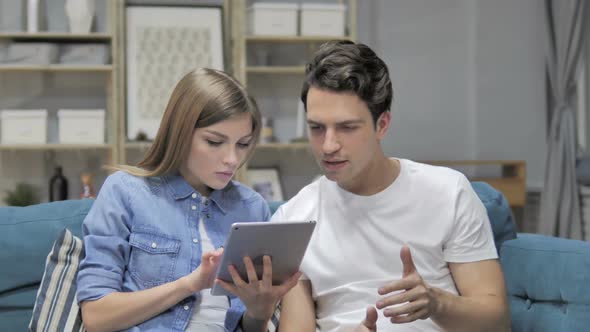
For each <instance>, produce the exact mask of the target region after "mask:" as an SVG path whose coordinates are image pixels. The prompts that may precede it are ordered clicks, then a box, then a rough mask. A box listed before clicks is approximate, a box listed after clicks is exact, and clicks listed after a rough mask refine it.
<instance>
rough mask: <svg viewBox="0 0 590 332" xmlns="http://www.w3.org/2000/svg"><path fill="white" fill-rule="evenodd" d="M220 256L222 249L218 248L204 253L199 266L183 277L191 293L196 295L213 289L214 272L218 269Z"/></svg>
mask: <svg viewBox="0 0 590 332" xmlns="http://www.w3.org/2000/svg"><path fill="white" fill-rule="evenodd" d="M222 255H223V248H219V249H217V250H215V251H209V252H206V253H204V254H203V256H201V265H199V267H198V268H197V269H196V270H194V271H193V272H191V274H189V275H187V276H185V277H184V279H185V282H186V283H187V284H188V287H189V288H190V290H191V292H193V293H196V292H198V291H201V290H203V289H207V288H211V287H213V281H214V279H215V272H216V271H217V268H218V267H219V263H220V262H221V256H222Z"/></svg>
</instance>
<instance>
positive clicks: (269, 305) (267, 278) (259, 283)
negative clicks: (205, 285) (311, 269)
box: [215, 255, 301, 321]
mask: <svg viewBox="0 0 590 332" xmlns="http://www.w3.org/2000/svg"><path fill="white" fill-rule="evenodd" d="M262 264H263V270H262V280H258V276H257V275H256V269H255V268H254V263H253V262H252V259H251V258H250V257H247V256H246V257H244V265H245V266H246V272H247V274H248V282H246V281H244V280H242V278H241V277H240V275H239V273H238V271H237V270H236V268H235V267H234V266H233V265H230V266H228V271H229V273H230V275H231V277H232V279H233V282H234V283H233V285H232V284H230V283H228V282H225V281H223V280H220V279H216V280H215V282H216V283H219V284H220V285H221V286H222V287H223V288H225V289H226V290H228V291H229V292H231V293H232V294H234V295H236V296H237V297H239V298H240V300H242V302H243V303H244V305H245V306H246V315H248V316H249V317H250V318H252V319H254V320H257V321H268V320H270V318H271V317H272V314H273V313H274V310H275V307H276V305H277V303H278V302H279V300H280V299H281V298H282V297H283V296H284V295H285V294H286V293H287V292H288V291H289V290H290V289H291V288H293V287H294V286H295V285H297V282H298V281H299V277H300V276H301V272H296V273H295V274H293V275H292V276H291V277H289V279H287V281H285V282H284V283H282V284H281V285H278V286H273V285H272V262H271V259H270V256H268V255H265V256H264V257H263V259H262Z"/></svg>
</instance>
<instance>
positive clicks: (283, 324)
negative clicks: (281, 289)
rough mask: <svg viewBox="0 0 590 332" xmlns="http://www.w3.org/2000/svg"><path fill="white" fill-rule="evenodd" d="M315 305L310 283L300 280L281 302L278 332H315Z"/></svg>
mask: <svg viewBox="0 0 590 332" xmlns="http://www.w3.org/2000/svg"><path fill="white" fill-rule="evenodd" d="M315 325H316V324H315V305H314V303H313V298H312V297H311V282H310V281H309V280H300V281H299V283H298V284H297V286H295V287H293V288H292V289H291V290H290V291H289V292H288V293H287V294H286V295H285V296H284V297H283V300H282V302H281V317H280V320H279V331H280V332H293V331H296V332H315Z"/></svg>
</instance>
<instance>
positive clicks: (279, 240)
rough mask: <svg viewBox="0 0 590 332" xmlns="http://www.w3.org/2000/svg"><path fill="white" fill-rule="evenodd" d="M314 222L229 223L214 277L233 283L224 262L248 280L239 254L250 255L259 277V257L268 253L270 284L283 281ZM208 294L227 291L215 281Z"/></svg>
mask: <svg viewBox="0 0 590 332" xmlns="http://www.w3.org/2000/svg"><path fill="white" fill-rule="evenodd" d="M315 226H316V222H315V221H314V220H309V221H283V222H267V221H263V222H237V223H234V224H232V227H231V231H230V234H229V236H228V238H227V240H226V242H225V245H224V251H223V256H222V258H221V262H220V265H219V267H218V269H217V271H216V273H215V278H216V279H221V280H224V281H227V282H229V283H233V281H232V278H231V275H230V274H229V271H228V269H227V267H228V265H230V264H233V265H234V266H235V267H236V268H237V270H238V273H239V274H240V276H241V277H242V279H243V280H245V281H248V277H247V274H246V267H245V265H244V262H243V257H245V256H250V258H251V259H252V260H253V261H254V265H255V268H256V272H257V275H258V278H259V280H260V279H261V277H262V257H263V256H264V255H269V256H271V259H272V267H273V269H272V272H273V285H279V284H281V283H283V282H284V281H285V280H287V279H288V278H289V277H290V276H292V275H293V274H294V273H295V272H297V271H298V270H299V265H300V264H301V261H302V259H303V256H304V255H305V251H306V250H307V246H308V244H309V241H310V240H311V236H312V234H313V231H314V229H315ZM286 249H287V250H286ZM211 294H212V295H220V296H221V295H224V296H227V295H231V293H229V292H228V291H226V290H225V288H223V287H222V286H221V285H219V284H217V283H216V284H214V285H213V287H212V288H211Z"/></svg>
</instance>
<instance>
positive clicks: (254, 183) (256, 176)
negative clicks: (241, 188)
mask: <svg viewBox="0 0 590 332" xmlns="http://www.w3.org/2000/svg"><path fill="white" fill-rule="evenodd" d="M246 178H247V184H248V185H249V186H250V187H252V189H254V190H255V191H256V192H258V193H259V194H260V195H261V196H262V197H263V198H264V199H265V200H267V201H268V202H274V201H283V200H284V195H283V186H282V185H281V180H280V172H279V169H278V168H277V167H269V168H249V169H248V171H247V172H246Z"/></svg>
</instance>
